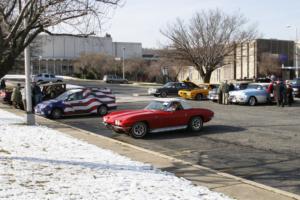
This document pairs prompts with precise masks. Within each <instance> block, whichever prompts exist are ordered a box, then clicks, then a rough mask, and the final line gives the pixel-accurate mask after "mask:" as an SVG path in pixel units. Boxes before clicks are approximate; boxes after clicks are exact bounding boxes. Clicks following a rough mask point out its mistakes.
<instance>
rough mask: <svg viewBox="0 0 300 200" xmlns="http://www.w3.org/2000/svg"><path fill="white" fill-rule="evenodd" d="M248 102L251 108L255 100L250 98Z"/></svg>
mask: <svg viewBox="0 0 300 200" xmlns="http://www.w3.org/2000/svg"><path fill="white" fill-rule="evenodd" d="M249 102H250V105H251V106H254V105H255V99H254V98H253V97H251V98H250V100H249Z"/></svg>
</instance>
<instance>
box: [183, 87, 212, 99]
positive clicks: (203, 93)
mask: <svg viewBox="0 0 300 200" xmlns="http://www.w3.org/2000/svg"><path fill="white" fill-rule="evenodd" d="M215 87H216V85H215V84H207V83H204V84H201V85H199V86H198V87H195V88H194V89H184V90H179V91H178V95H179V96H181V97H183V98H185V99H195V100H203V99H206V98H207V95H208V92H209V91H210V90H212V89H213V88H215Z"/></svg>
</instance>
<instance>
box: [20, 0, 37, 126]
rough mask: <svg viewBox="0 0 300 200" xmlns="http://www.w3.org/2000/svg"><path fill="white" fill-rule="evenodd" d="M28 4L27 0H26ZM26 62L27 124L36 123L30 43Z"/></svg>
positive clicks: (26, 53) (26, 52)
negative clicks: (32, 94)
mask: <svg viewBox="0 0 300 200" xmlns="http://www.w3.org/2000/svg"><path fill="white" fill-rule="evenodd" d="M25 4H26V1H25ZM23 23H24V29H25V30H26V28H27V26H28V23H27V18H26V16H25V17H24V22H23ZM24 62H25V63H24V64H25V94H26V124H27V125H34V124H35V118H34V115H33V113H32V98H31V85H30V83H31V76H30V74H31V72H30V71H31V70H30V47H29V45H28V46H27V47H26V48H25V50H24Z"/></svg>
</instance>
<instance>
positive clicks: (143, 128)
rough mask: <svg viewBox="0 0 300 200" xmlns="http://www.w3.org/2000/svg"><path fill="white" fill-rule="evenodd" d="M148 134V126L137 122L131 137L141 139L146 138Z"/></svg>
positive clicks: (132, 129) (131, 131)
mask: <svg viewBox="0 0 300 200" xmlns="http://www.w3.org/2000/svg"><path fill="white" fill-rule="evenodd" d="M147 132H148V127H147V124H146V123H145V122H137V123H135V124H134V125H133V126H132V128H131V130H130V136H131V137H133V138H137V139H139V138H143V137H145V135H146V134H147Z"/></svg>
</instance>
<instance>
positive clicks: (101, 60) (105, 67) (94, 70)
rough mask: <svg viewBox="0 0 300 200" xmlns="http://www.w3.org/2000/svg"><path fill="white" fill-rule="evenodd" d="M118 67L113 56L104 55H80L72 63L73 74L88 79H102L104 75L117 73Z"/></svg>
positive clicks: (119, 64) (118, 63)
mask: <svg viewBox="0 0 300 200" xmlns="http://www.w3.org/2000/svg"><path fill="white" fill-rule="evenodd" d="M120 66H121V63H120V62H117V61H116V60H115V59H114V57H113V56H109V55H104V54H81V55H80V57H79V58H78V59H77V60H76V62H75V63H74V67H75V73H76V74H78V75H81V78H88V79H102V78H103V75H105V74H110V73H113V74H114V73H118V71H120Z"/></svg>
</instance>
